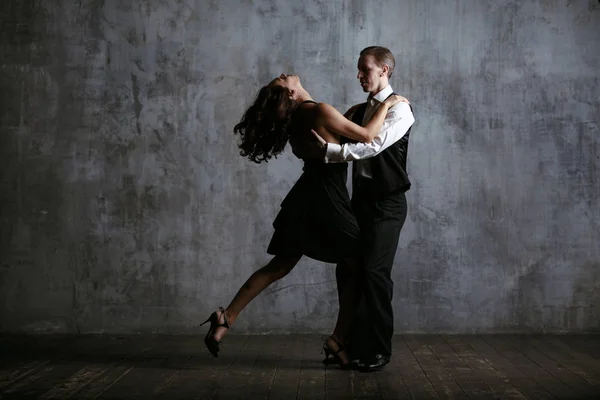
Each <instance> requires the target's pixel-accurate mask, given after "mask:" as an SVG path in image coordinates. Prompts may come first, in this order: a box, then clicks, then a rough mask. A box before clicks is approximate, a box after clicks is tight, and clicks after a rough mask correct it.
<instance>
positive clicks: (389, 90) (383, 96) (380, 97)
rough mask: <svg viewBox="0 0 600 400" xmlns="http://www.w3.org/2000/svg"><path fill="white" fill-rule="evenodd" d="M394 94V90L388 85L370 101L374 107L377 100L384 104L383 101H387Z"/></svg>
mask: <svg viewBox="0 0 600 400" xmlns="http://www.w3.org/2000/svg"><path fill="white" fill-rule="evenodd" d="M392 93H394V89H392V87H391V86H390V85H387V86H386V87H384V88H383V89H382V90H380V91H379V93H377V94H376V95H375V96H373V97H371V98H370V99H369V102H370V103H371V104H372V105H373V104H374V102H373V100H377V102H379V103H383V101H384V100H385V99H387V98H388V97H389V96H390V94H392Z"/></svg>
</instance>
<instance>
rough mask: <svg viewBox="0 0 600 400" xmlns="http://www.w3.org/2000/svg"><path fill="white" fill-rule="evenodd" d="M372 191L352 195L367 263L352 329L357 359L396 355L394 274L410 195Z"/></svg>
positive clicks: (355, 192)
mask: <svg viewBox="0 0 600 400" xmlns="http://www.w3.org/2000/svg"><path fill="white" fill-rule="evenodd" d="M357 189H358V190H357ZM371 193H372V191H370V190H360V188H356V189H355V191H354V193H353V196H352V208H353V211H354V213H355V215H356V218H357V220H358V224H359V226H360V232H361V239H360V250H361V252H362V259H363V263H364V269H363V273H364V279H363V282H364V287H363V296H362V298H361V301H360V305H359V308H358V311H357V315H356V317H355V320H354V322H353V327H352V330H351V332H350V343H349V350H350V355H351V357H352V358H353V359H355V358H361V357H369V356H373V355H375V354H383V355H388V356H389V355H391V354H392V335H393V334H394V311H393V309H392V297H393V291H394V282H393V281H392V276H391V275H392V267H393V265H394V257H395V255H396V249H397V247H398V240H399V238H400V231H401V230H402V227H403V226H404V221H405V220H406V215H407V205H406V196H405V194H404V192H403V191H399V192H394V193H391V194H388V195H385V196H383V197H379V198H374V197H373V196H372V194H371Z"/></svg>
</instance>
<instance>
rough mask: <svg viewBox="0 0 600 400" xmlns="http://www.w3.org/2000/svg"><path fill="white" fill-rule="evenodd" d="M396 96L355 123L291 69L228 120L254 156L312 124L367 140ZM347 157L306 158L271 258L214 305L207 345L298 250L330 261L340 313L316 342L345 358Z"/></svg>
mask: <svg viewBox="0 0 600 400" xmlns="http://www.w3.org/2000/svg"><path fill="white" fill-rule="evenodd" d="M401 99H402V98H401V97H400V96H392V97H390V98H389V99H387V100H386V101H384V102H383V103H382V104H381V106H380V107H379V108H378V109H377V111H376V112H375V114H374V115H373V117H372V118H371V120H370V122H369V123H368V124H367V125H366V126H365V127H362V126H359V125H357V124H354V123H353V122H351V121H349V120H348V119H346V118H345V117H344V116H343V115H342V114H340V113H339V112H338V111H337V110H336V109H335V108H333V107H332V106H330V105H328V104H325V103H316V102H315V101H313V99H312V97H311V96H310V94H309V93H308V92H307V91H306V90H305V89H304V88H303V87H302V85H301V84H300V79H299V78H298V76H296V75H285V74H282V75H281V76H279V77H278V78H275V79H274V80H273V81H271V82H270V83H269V84H268V85H267V86H265V87H263V88H262V89H261V90H260V91H259V93H258V96H257V97H256V100H255V101H254V104H253V105H252V106H251V107H250V108H249V109H248V110H247V111H246V112H245V113H244V116H243V117H242V120H241V122H240V123H239V124H237V125H236V126H235V128H234V132H236V133H239V134H240V136H241V143H240V148H241V149H242V151H241V152H240V154H241V155H243V156H245V157H248V158H249V159H250V160H252V161H254V162H257V163H260V162H262V161H268V160H269V159H270V158H271V157H272V156H276V155H277V154H279V153H281V152H282V151H283V149H284V147H285V145H286V143H287V142H288V139H290V137H292V136H293V137H294V139H295V141H298V140H301V139H302V137H309V136H310V135H311V132H310V131H311V129H314V130H315V131H316V132H317V133H318V134H319V135H320V136H321V137H322V138H323V139H324V140H326V141H327V142H332V143H339V142H340V135H343V136H345V137H347V138H349V139H353V140H358V141H362V142H370V141H371V140H372V139H373V138H374V137H375V135H376V134H377V132H378V131H379V130H380V129H381V126H382V124H383V121H384V119H385V115H386V113H387V110H388V109H389V107H391V106H393V105H394V104H396V103H398V102H399V101H400V100H401ZM347 168H348V166H347V164H346V163H337V164H326V163H323V162H322V161H320V160H306V161H305V162H304V168H303V171H304V172H303V174H302V176H301V177H300V179H299V180H298V181H297V182H296V183H295V184H294V186H293V187H292V189H291V190H290V192H289V193H288V195H287V196H286V198H285V199H284V200H283V202H282V204H281V211H280V212H279V214H278V215H277V217H276V218H275V221H274V223H273V226H274V227H275V233H274V235H273V238H272V239H271V243H270V244H269V247H268V249H267V252H268V253H269V254H272V255H274V256H275V257H273V259H272V260H271V261H270V262H269V263H268V264H267V265H266V266H264V267H262V268H261V269H259V270H258V271H256V272H255V273H254V274H252V276H250V278H249V279H248V280H247V281H246V283H244V285H243V286H242V287H241V288H240V289H239V291H238V292H237V294H236V296H235V297H234V298H233V300H232V301H231V303H230V304H229V306H228V307H227V308H223V307H219V309H218V310H217V311H215V312H213V313H212V314H211V315H210V317H209V318H208V319H207V320H206V321H205V322H203V324H205V323H207V322H210V329H209V331H208V332H207V334H206V337H205V338H204V342H205V344H206V346H207V347H208V349H209V351H210V352H211V353H212V354H213V355H214V356H215V357H217V356H218V352H219V343H220V341H221V339H222V337H223V336H224V335H225V333H226V331H227V330H228V329H229V327H230V326H231V324H233V322H234V321H235V320H236V319H237V317H238V315H239V313H240V312H241V311H242V309H243V308H244V307H245V306H246V305H247V304H248V303H249V302H250V301H251V300H252V299H253V298H254V297H256V296H257V295H258V294H259V293H260V292H261V291H262V290H264V289H265V288H266V287H267V286H269V285H270V284H271V283H273V282H274V281H276V280H278V279H281V278H283V277H284V276H285V275H287V274H288V273H289V272H290V271H291V270H292V269H293V268H294V267H295V266H296V264H297V263H298V261H299V260H300V258H301V257H302V256H303V255H306V256H307V257H310V258H313V259H315V260H319V261H323V262H327V263H337V264H338V268H337V270H336V279H337V282H338V296H339V313H338V318H337V323H336V326H335V329H334V331H333V334H332V335H331V336H329V337H328V338H327V340H326V341H325V343H324V345H323V351H324V352H325V354H326V357H329V355H330V354H332V355H333V357H334V359H335V360H336V361H337V362H338V363H339V364H340V365H341V366H342V367H348V366H349V365H350V364H349V360H348V356H347V354H346V352H345V351H344V345H345V343H346V338H347V334H348V330H349V328H350V323H351V322H352V317H353V315H354V313H355V311H356V307H357V305H358V300H359V296H360V293H361V292H360V283H359V280H360V276H359V274H358V272H359V266H360V263H359V262H358V253H357V251H358V249H359V245H360V244H359V242H358V237H359V228H358V223H357V222H356V218H355V217H354V215H353V213H352V209H351V206H350V197H349V195H348V191H347V189H346V176H347Z"/></svg>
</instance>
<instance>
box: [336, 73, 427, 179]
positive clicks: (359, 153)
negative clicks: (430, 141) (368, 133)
mask: <svg viewBox="0 0 600 400" xmlns="http://www.w3.org/2000/svg"><path fill="white" fill-rule="evenodd" d="M393 92H394V91H393V90H392V87H391V86H390V85H388V86H386V87H385V88H384V89H383V90H381V91H380V92H379V93H377V94H376V95H375V96H373V97H372V98H371V99H370V100H369V101H368V102H367V109H366V110H365V115H364V117H363V121H362V125H363V126H364V125H365V124H367V123H368V122H369V120H370V119H371V117H372V116H373V114H374V113H375V111H376V110H377V108H378V107H379V105H380V104H381V103H382V102H383V101H384V100H385V99H387V98H388V96H389V95H390V94H392V93H393ZM350 119H352V116H350ZM414 122H415V117H414V116H413V113H412V111H411V110H410V106H409V105H408V104H407V103H404V102H400V103H398V104H396V105H395V106H393V107H391V108H390V109H389V110H388V112H387V114H386V116H385V120H384V122H383V126H382V127H381V130H380V131H379V132H378V133H377V135H376V136H375V138H374V139H373V140H372V141H371V142H370V143H346V144H343V145H339V144H337V143H327V151H326V154H325V162H326V163H336V162H345V161H357V160H364V159H366V158H371V157H374V156H376V155H377V154H379V153H381V152H382V151H384V150H385V149H387V148H388V147H390V146H391V145H393V144H394V143H396V142H397V141H398V140H400V139H402V137H403V136H404V135H405V134H406V132H407V131H408V129H409V128H410V127H411V126H412V124H413V123H414ZM354 168H357V173H358V174H359V175H360V176H363V177H366V178H370V177H371V171H370V170H369V165H368V163H361V162H359V163H356V165H355V166H354Z"/></svg>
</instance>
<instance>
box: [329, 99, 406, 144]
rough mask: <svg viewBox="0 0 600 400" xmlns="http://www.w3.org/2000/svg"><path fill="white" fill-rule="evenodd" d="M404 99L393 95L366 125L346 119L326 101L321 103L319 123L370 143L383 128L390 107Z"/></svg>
mask: <svg viewBox="0 0 600 400" xmlns="http://www.w3.org/2000/svg"><path fill="white" fill-rule="evenodd" d="M400 101H402V97H400V96H391V97H389V98H388V99H387V100H385V101H384V102H383V103H381V105H380V106H379V107H378V108H377V110H376V111H375V113H374V114H373V117H372V118H371V120H370V121H369V122H368V123H367V125H366V126H364V127H363V126H360V125H358V124H355V123H354V122H352V121H350V120H348V119H346V117H344V116H343V115H342V114H341V113H340V112H339V111H338V110H336V109H335V108H334V107H332V106H330V105H329V104H326V103H319V105H318V107H319V117H318V118H317V124H318V125H321V126H323V127H324V128H325V129H327V130H329V131H331V132H334V133H337V134H338V135H341V136H345V137H347V138H350V139H354V140H358V141H359V142H365V143H369V142H370V141H371V140H373V138H374V137H375V136H377V133H378V132H379V130H380V129H381V126H382V125H383V121H384V120H385V115H386V114H387V111H388V110H389V108H390V107H392V106H393V105H395V104H397V103H399V102H400Z"/></svg>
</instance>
